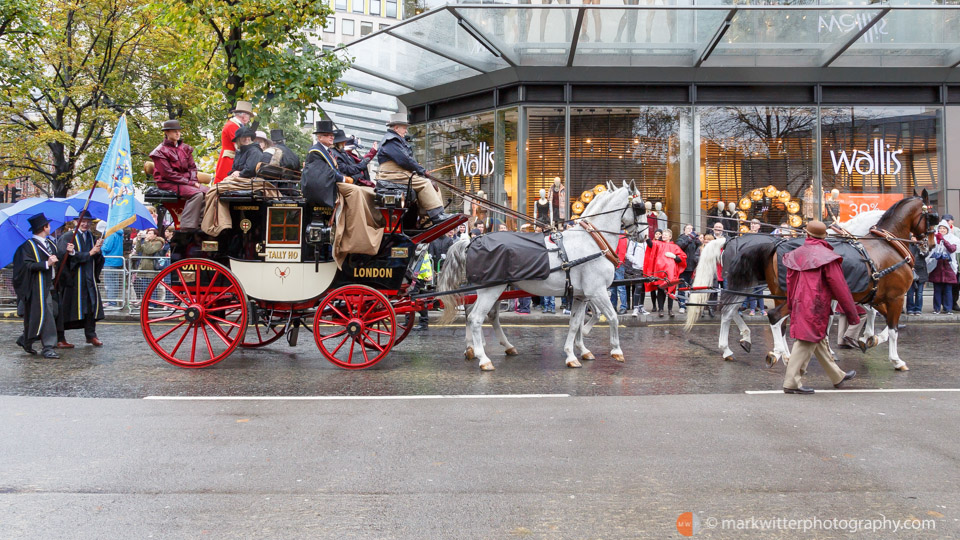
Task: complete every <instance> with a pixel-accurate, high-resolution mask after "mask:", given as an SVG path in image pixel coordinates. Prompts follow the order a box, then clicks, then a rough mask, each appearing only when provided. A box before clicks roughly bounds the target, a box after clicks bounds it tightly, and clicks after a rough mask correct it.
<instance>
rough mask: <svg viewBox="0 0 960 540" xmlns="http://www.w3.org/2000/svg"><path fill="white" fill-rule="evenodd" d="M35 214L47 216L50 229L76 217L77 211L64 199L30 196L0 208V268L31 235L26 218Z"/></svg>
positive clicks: (5, 264)
mask: <svg viewBox="0 0 960 540" xmlns="http://www.w3.org/2000/svg"><path fill="white" fill-rule="evenodd" d="M37 214H43V215H44V216H46V217H47V220H48V221H49V222H50V229H51V230H53V229H58V228H60V227H62V226H63V224H64V223H66V222H68V221H70V220H72V219H74V218H76V217H77V211H76V210H75V209H74V208H72V207H71V206H70V205H69V204H67V203H66V201H65V200H64V199H42V198H39V197H32V198H29V199H24V200H22V201H19V202H17V203H16V204H14V205H13V206H10V207H8V208H4V209H3V210H0V268H3V267H5V266H7V265H8V264H10V263H11V262H13V255H14V254H15V253H16V251H17V248H18V247H20V244H23V242H24V241H25V240H28V239H29V238H30V237H32V236H33V232H32V231H31V230H30V222H29V221H28V220H29V219H30V218H31V217H33V216H35V215H37Z"/></svg>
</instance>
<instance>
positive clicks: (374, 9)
mask: <svg viewBox="0 0 960 540" xmlns="http://www.w3.org/2000/svg"><path fill="white" fill-rule="evenodd" d="M370 14H371V15H376V16H377V17H379V16H380V0H370Z"/></svg>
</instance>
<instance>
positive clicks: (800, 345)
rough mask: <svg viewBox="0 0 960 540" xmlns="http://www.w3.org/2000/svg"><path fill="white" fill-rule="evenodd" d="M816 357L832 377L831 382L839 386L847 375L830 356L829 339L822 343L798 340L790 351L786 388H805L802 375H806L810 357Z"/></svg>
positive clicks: (785, 377)
mask: <svg viewBox="0 0 960 540" xmlns="http://www.w3.org/2000/svg"><path fill="white" fill-rule="evenodd" d="M813 355H816V356H817V361H818V362H820V367H822V368H823V371H825V372H826V374H827V376H828V377H830V382H832V383H833V384H837V383H838V382H840V381H842V380H843V377H844V375H845V373H844V372H843V370H842V369H840V366H838V365H837V363H836V362H834V361H833V355H831V354H830V347H829V346H827V338H823V339H822V340H820V341H817V342H813V341H803V340H800V339H798V340H796V341H794V342H793V349H792V350H791V351H790V361H789V362H788V363H787V373H786V375H784V377H783V387H784V388H800V387H801V386H803V385H802V384H801V382H800V377H801V374H802V373H806V371H807V364H809V363H810V357H811V356H813Z"/></svg>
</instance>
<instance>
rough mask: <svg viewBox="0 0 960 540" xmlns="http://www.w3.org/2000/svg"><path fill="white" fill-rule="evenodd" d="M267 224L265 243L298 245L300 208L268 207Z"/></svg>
mask: <svg viewBox="0 0 960 540" xmlns="http://www.w3.org/2000/svg"><path fill="white" fill-rule="evenodd" d="M267 224H268V225H267V230H268V233H267V245H274V244H296V245H300V230H301V216H300V208H268V209H267Z"/></svg>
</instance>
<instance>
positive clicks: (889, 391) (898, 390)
mask: <svg viewBox="0 0 960 540" xmlns="http://www.w3.org/2000/svg"><path fill="white" fill-rule="evenodd" d="M905 392H913V393H916V392H960V388H851V389H849V390H843V389H836V390H820V389H817V393H818V394H828V393H836V394H895V393H905ZM744 393H745V394H750V395H760V394H782V393H783V390H746V391H744Z"/></svg>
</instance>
